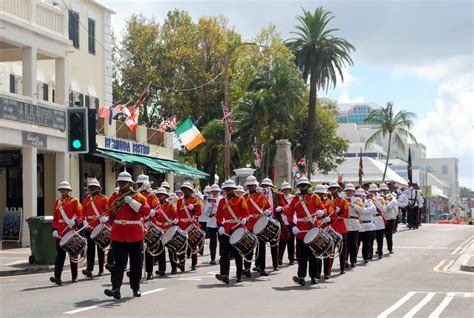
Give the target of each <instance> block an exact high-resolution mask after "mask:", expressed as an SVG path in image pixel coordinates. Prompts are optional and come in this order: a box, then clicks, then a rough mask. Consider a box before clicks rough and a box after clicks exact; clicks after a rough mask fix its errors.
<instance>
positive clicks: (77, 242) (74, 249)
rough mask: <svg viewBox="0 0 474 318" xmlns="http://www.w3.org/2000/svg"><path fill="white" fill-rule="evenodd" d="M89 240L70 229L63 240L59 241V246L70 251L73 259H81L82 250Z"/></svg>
mask: <svg viewBox="0 0 474 318" xmlns="http://www.w3.org/2000/svg"><path fill="white" fill-rule="evenodd" d="M86 244H87V240H86V239H85V238H83V237H82V236H80V235H79V234H78V233H74V231H69V232H67V233H66V234H64V236H63V238H62V239H61V241H59V247H61V248H62V249H63V250H65V251H66V252H68V253H69V256H70V257H71V258H73V259H76V260H77V259H79V257H80V256H81V254H82V252H83V251H84V249H85V248H86Z"/></svg>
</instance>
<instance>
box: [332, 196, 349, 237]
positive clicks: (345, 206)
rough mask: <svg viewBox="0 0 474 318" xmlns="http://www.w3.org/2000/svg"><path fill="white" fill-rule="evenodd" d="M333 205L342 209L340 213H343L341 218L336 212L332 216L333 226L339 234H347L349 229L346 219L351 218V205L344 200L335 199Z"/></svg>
mask: <svg viewBox="0 0 474 318" xmlns="http://www.w3.org/2000/svg"><path fill="white" fill-rule="evenodd" d="M333 203H334V205H335V206H336V207H338V208H339V209H340V211H339V213H341V212H342V215H340V216H339V215H337V213H336V212H334V214H333V215H332V219H333V223H332V224H331V226H332V228H333V229H334V230H335V231H336V232H337V233H341V234H345V233H347V227H346V222H345V221H344V219H348V218H349V203H347V200H346V199H343V198H335V199H334V201H333Z"/></svg>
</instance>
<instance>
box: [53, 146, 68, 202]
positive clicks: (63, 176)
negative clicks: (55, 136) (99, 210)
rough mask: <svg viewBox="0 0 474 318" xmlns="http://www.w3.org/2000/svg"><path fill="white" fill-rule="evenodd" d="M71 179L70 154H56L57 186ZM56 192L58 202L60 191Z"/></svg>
mask: <svg viewBox="0 0 474 318" xmlns="http://www.w3.org/2000/svg"><path fill="white" fill-rule="evenodd" d="M68 179H69V154H68V153H67V152H56V184H55V185H54V189H55V190H56V186H57V185H58V184H59V183H60V182H61V181H64V180H68ZM55 192H56V200H57V199H59V198H60V194H59V192H58V191H55Z"/></svg>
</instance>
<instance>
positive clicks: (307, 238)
mask: <svg viewBox="0 0 474 318" xmlns="http://www.w3.org/2000/svg"><path fill="white" fill-rule="evenodd" d="M319 232H321V229H320V228H319V227H313V228H312V229H311V230H309V231H308V232H307V233H306V235H305V236H304V239H303V242H304V243H305V244H309V243H311V242H312V241H314V239H315V238H316V237H318V235H319Z"/></svg>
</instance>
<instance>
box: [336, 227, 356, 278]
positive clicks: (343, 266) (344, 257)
mask: <svg viewBox="0 0 474 318" xmlns="http://www.w3.org/2000/svg"><path fill="white" fill-rule="evenodd" d="M339 234H341V236H342V249H341V250H340V251H339V267H340V269H341V272H343V271H344V270H345V269H346V260H347V234H346V233H339ZM356 257H357V254H356Z"/></svg>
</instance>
